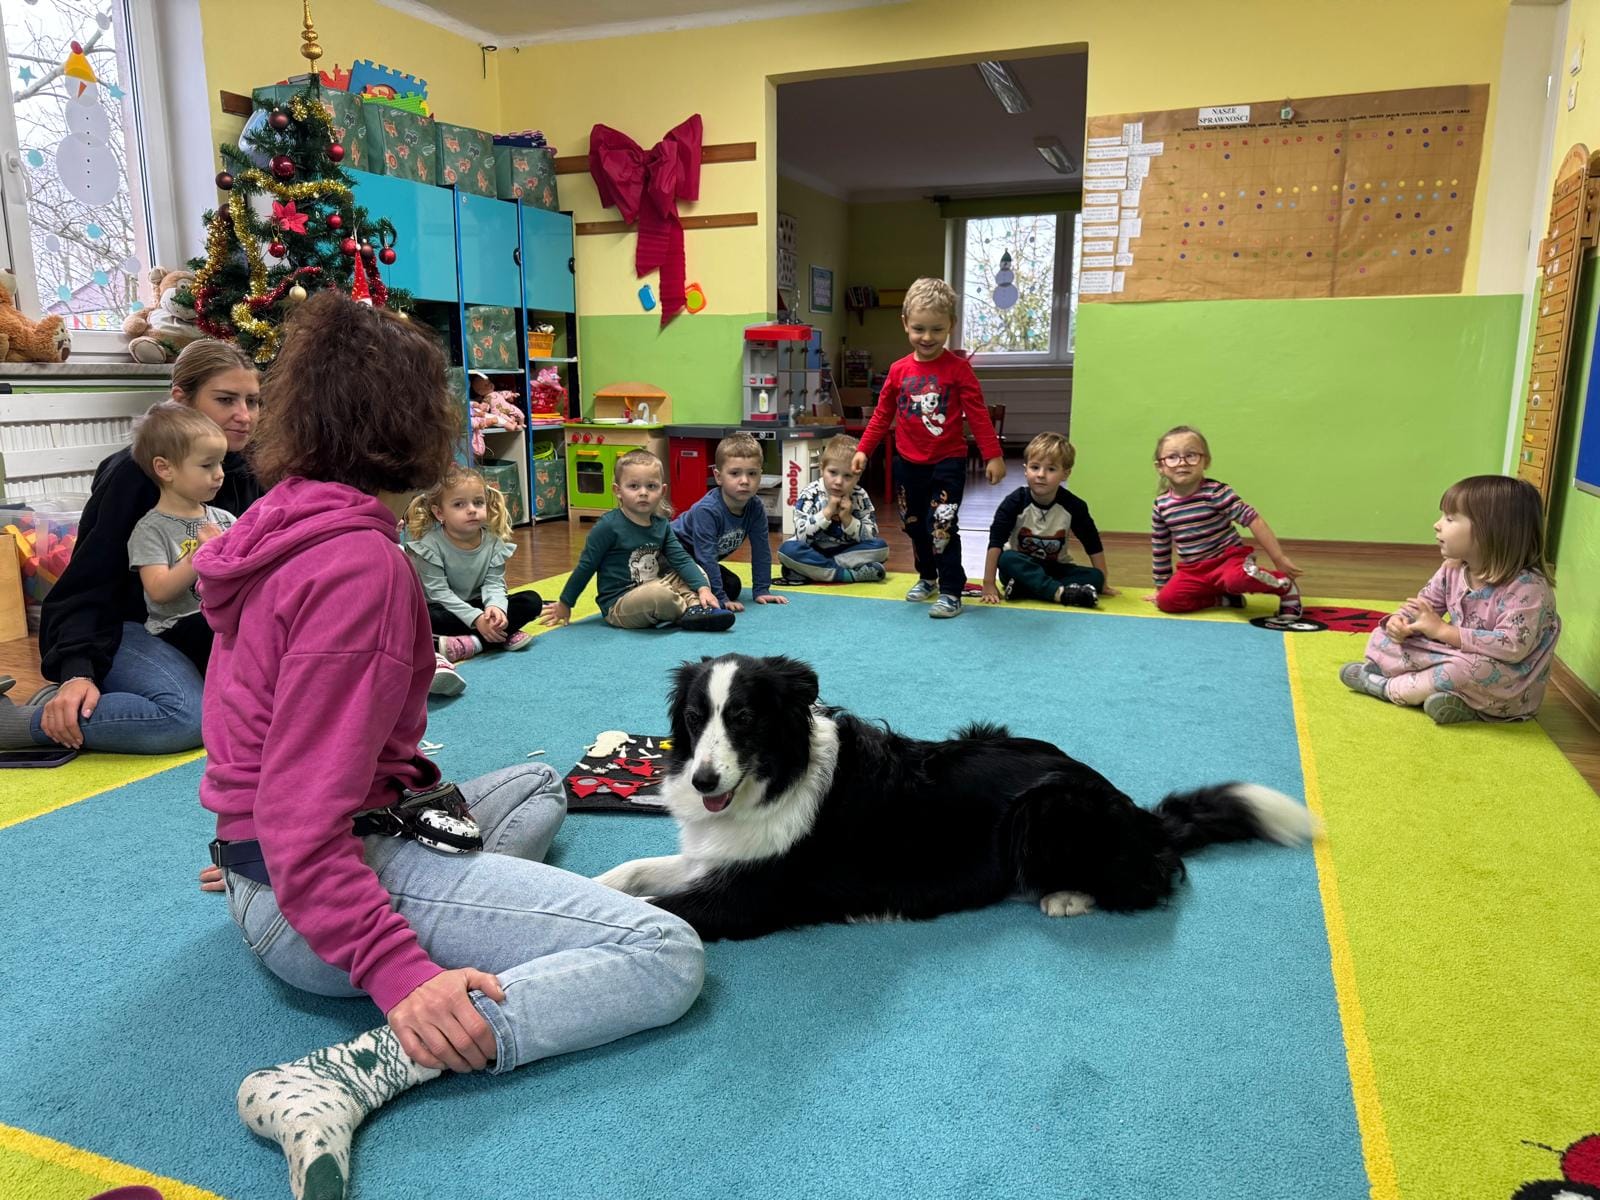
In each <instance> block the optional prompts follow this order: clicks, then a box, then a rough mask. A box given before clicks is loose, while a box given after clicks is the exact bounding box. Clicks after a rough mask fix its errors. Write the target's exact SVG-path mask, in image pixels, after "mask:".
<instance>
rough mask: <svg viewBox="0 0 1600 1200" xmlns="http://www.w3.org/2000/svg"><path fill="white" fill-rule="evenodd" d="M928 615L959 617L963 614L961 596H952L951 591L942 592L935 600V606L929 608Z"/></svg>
mask: <svg viewBox="0 0 1600 1200" xmlns="http://www.w3.org/2000/svg"><path fill="white" fill-rule="evenodd" d="M928 615H929V616H930V617H935V618H944V617H959V616H960V615H961V597H960V596H952V595H950V593H949V592H941V593H940V594H939V598H938V599H937V600H935V601H934V602H933V607H932V608H930V609H929V610H928Z"/></svg>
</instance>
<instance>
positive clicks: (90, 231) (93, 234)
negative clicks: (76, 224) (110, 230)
mask: <svg viewBox="0 0 1600 1200" xmlns="http://www.w3.org/2000/svg"><path fill="white" fill-rule="evenodd" d="M83 232H84V233H85V235H87V236H88V237H89V238H91V239H93V240H99V239H100V238H103V237H105V235H106V231H105V230H104V229H101V228H100V226H98V225H96V224H95V223H94V222H93V221H90V222H89V223H88V224H87V225H85V226H84V227H83Z"/></svg>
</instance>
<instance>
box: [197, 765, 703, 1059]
mask: <svg viewBox="0 0 1600 1200" xmlns="http://www.w3.org/2000/svg"><path fill="white" fill-rule="evenodd" d="M460 786H461V794H462V795H463V796H465V797H466V800H467V804H468V806H469V807H471V809H472V815H473V817H474V818H475V819H476V821H477V822H478V828H479V829H480V830H481V831H482V833H483V850H482V851H481V852H477V853H472V854H442V853H440V852H438V851H436V850H430V849H428V848H427V847H426V846H422V845H419V844H418V843H416V842H412V841H406V840H403V839H400V838H386V837H381V836H373V837H368V838H366V839H365V844H366V860H367V865H368V866H370V867H371V868H372V869H373V870H374V871H376V872H377V874H378V878H379V879H380V880H382V882H383V885H384V887H386V888H388V889H389V891H390V893H391V894H392V895H393V897H394V909H395V911H396V912H398V913H400V914H401V915H402V916H403V917H405V918H406V920H407V921H409V922H410V923H411V927H412V928H413V929H414V930H416V933H417V940H418V941H419V942H420V943H421V945H422V948H423V949H424V950H426V951H427V952H428V956H429V957H430V958H432V959H433V961H434V962H436V963H438V964H439V965H440V966H441V967H444V968H445V969H446V970H454V969H456V968H458V967H476V968H477V969H478V970H480V971H488V972H490V973H491V974H493V975H495V976H498V978H499V980H500V986H501V988H502V989H504V991H505V994H506V998H505V1000H504V1001H502V1002H500V1003H498V1004H497V1003H495V1002H494V1001H493V1000H490V999H489V998H488V997H487V996H485V995H484V994H483V993H482V992H476V991H475V992H473V993H472V1002H473V1004H475V1005H476V1006H477V1009H478V1011H479V1012H480V1013H482V1014H483V1017H484V1020H486V1021H488V1023H489V1025H490V1027H491V1028H492V1029H493V1030H494V1039H495V1052H496V1053H495V1064H494V1066H493V1067H491V1068H490V1070H491V1071H493V1072H495V1073H496V1074H498V1073H501V1072H504V1071H509V1070H511V1069H512V1068H514V1067H519V1066H522V1065H523V1064H525V1063H530V1062H534V1061H536V1060H538V1059H541V1058H549V1057H550V1056H551V1055H555V1054H565V1053H567V1052H568V1051H571V1050H584V1049H587V1048H588V1047H590V1046H599V1045H602V1044H604V1043H606V1042H610V1041H614V1040H615V1039H617V1038H620V1037H625V1036H627V1035H628V1034H630V1033H637V1032H639V1031H640V1030H642V1029H651V1028H654V1027H655V1026H657V1025H667V1024H670V1023H671V1022H673V1021H676V1020H677V1019H678V1018H679V1017H681V1016H682V1015H683V1014H684V1013H685V1012H687V1011H688V1009H689V1006H690V1005H691V1004H693V1003H694V1000H695V997H696V996H698V995H699V994H700V985H701V982H702V980H703V979H704V973H705V961H704V951H703V950H702V949H701V946H700V938H699V936H698V935H697V934H696V933H695V932H694V930H693V929H691V928H690V927H689V926H688V925H687V924H685V923H684V922H683V921H681V920H680V919H679V918H677V917H675V916H673V915H672V914H671V913H667V912H663V911H662V910H661V909H659V908H655V907H653V906H651V905H649V904H646V903H645V902H644V901H643V900H638V899H635V898H634V897H632V896H625V895H623V894H622V893H621V892H615V891H612V890H611V889H610V888H608V887H604V886H602V885H601V884H598V883H595V882H594V881H593V880H590V879H585V878H584V877H583V876H581V875H574V874H572V873H571V872H569V871H562V870H559V869H557V868H555V867H551V866H546V865H545V864H544V863H542V862H540V861H539V860H540V859H542V858H543V857H544V855H545V852H546V851H548V850H549V849H550V843H551V841H552V840H553V839H554V838H555V834H556V830H557V829H558V828H559V827H560V825H561V822H562V819H563V818H564V817H565V816H566V815H567V802H566V795H565V793H564V792H563V791H562V787H561V778H560V776H559V775H558V774H557V773H556V771H555V769H554V768H552V767H549V766H546V765H545V764H543V763H528V764H526V765H522V766H515V767H507V768H505V769H504V770H501V771H495V772H493V773H491V774H489V775H484V776H482V777H481V778H478V779H474V780H471V781H470V782H467V783H464V784H461V785H460ZM223 878H224V881H225V882H226V884H227V891H228V911H229V913H230V914H231V915H232V917H233V919H234V921H235V922H236V923H237V924H238V925H239V928H240V929H241V930H242V931H243V933H244V940H245V943H246V945H248V946H249V947H250V949H251V950H252V951H254V952H255V955H256V957H257V958H259V959H260V960H261V962H262V963H263V965H265V966H266V968H267V969H268V970H269V971H271V972H272V973H273V974H274V975H276V976H277V977H278V978H279V979H281V980H283V981H284V982H285V983H287V984H290V985H291V986H293V987H297V988H300V989H302V990H303V991H307V992H315V993H316V994H318V995H321V996H359V995H361V994H362V993H361V992H360V991H359V990H358V989H356V988H355V987H354V986H353V985H352V984H351V982H350V977H349V975H347V974H346V973H345V972H344V971H341V970H339V969H338V968H337V967H332V966H329V965H328V964H327V963H325V962H323V961H322V959H320V958H318V957H317V956H316V954H315V953H314V952H313V951H312V949H311V947H310V946H308V945H307V944H306V941H305V939H304V938H302V937H301V936H300V935H299V934H298V933H296V932H295V931H294V929H293V928H291V927H290V925H289V922H288V921H287V920H286V919H285V918H284V916H283V914H282V913H281V912H279V910H278V902H277V898H276V897H275V896H274V895H273V892H272V889H271V888H270V887H268V886H266V885H265V884H261V883H256V882H255V881H254V880H250V879H246V878H245V877H244V876H242V875H236V874H234V873H233V872H232V871H225V872H224V873H223Z"/></svg>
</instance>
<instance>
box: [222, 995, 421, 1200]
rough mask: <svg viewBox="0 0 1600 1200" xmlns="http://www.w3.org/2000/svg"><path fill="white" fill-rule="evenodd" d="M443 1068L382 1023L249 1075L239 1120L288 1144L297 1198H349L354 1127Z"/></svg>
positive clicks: (285, 1150)
mask: <svg viewBox="0 0 1600 1200" xmlns="http://www.w3.org/2000/svg"><path fill="white" fill-rule="evenodd" d="M441 1074H443V1072H442V1071H438V1070H435V1069H434V1068H432V1067H423V1066H419V1065H417V1063H416V1062H414V1061H413V1060H412V1058H411V1056H410V1055H408V1054H407V1053H406V1052H405V1051H404V1050H402V1049H401V1048H400V1039H399V1037H398V1036H397V1035H396V1034H395V1032H394V1030H392V1029H390V1028H389V1026H387V1025H384V1026H382V1027H381V1028H378V1029H374V1030H371V1031H370V1032H368V1033H364V1034H362V1035H361V1036H360V1037H358V1038H355V1039H353V1040H351V1041H348V1042H341V1043H340V1044H339V1045H337V1046H328V1047H327V1048H325V1049H322V1050H318V1051H316V1052H315V1053H313V1054H308V1055H306V1056H305V1057H304V1058H298V1059H296V1060H295V1061H294V1062H290V1063H281V1064H279V1065H278V1066H276V1067H268V1068H267V1069H266V1070H264V1071H256V1072H254V1073H253V1074H251V1075H248V1076H246V1077H245V1081H244V1082H243V1083H242V1084H240V1085H239V1119H240V1120H241V1121H243V1122H244V1124H245V1127H246V1128H247V1129H249V1130H250V1132H251V1133H253V1134H255V1135H256V1136H257V1137H263V1138H272V1139H273V1140H275V1141H276V1142H277V1143H278V1145H279V1146H281V1147H282V1148H283V1154H284V1157H285V1158H287V1159H288V1160H289V1186H290V1187H291V1188H292V1189H293V1190H294V1194H295V1200H344V1196H345V1191H346V1189H347V1188H348V1187H349V1184H350V1139H351V1138H352V1137H354V1136H355V1132H356V1126H358V1125H360V1124H361V1122H362V1121H363V1120H365V1119H366V1117H367V1116H368V1115H369V1114H370V1113H372V1112H374V1111H376V1110H377V1109H378V1108H380V1107H381V1106H382V1105H383V1104H384V1103H386V1102H387V1101H389V1100H391V1099H393V1098H394V1097H395V1096H397V1095H399V1094H400V1093H401V1092H403V1091H405V1090H406V1089H407V1088H409V1087H413V1086H415V1085H416V1084H419V1083H426V1082H427V1081H428V1080H430V1079H436V1078H437V1077H438V1076H440V1075H441Z"/></svg>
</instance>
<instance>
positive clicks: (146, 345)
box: [122, 267, 206, 363]
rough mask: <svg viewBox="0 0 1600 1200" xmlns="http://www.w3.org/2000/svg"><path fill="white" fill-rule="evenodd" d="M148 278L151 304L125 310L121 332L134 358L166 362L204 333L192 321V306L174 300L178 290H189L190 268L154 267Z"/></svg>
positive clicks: (140, 360) (190, 284) (188, 291)
mask: <svg viewBox="0 0 1600 1200" xmlns="http://www.w3.org/2000/svg"><path fill="white" fill-rule="evenodd" d="M150 282H151V283H152V284H154V285H155V289H156V304H155V306H154V307H153V308H145V309H140V310H139V311H138V312H136V313H129V314H128V319H127V320H126V321H124V322H123V323H122V333H123V336H124V337H126V338H127V339H128V353H129V354H131V355H132V356H133V361H134V362H141V363H169V362H171V361H172V360H173V359H175V358H177V357H178V351H180V350H182V349H183V348H184V347H185V346H187V345H188V344H189V343H190V342H197V341H199V340H200V339H201V338H203V337H205V336H206V335H205V334H204V333H202V332H201V331H200V327H199V326H198V325H196V324H195V315H194V309H193V308H192V307H190V306H188V305H185V304H179V303H178V293H179V292H180V291H181V292H183V293H185V294H186V295H187V294H192V289H193V287H194V272H193V271H175V270H172V269H170V268H168V267H156V268H154V269H153V270H152V271H151V272H150Z"/></svg>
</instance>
